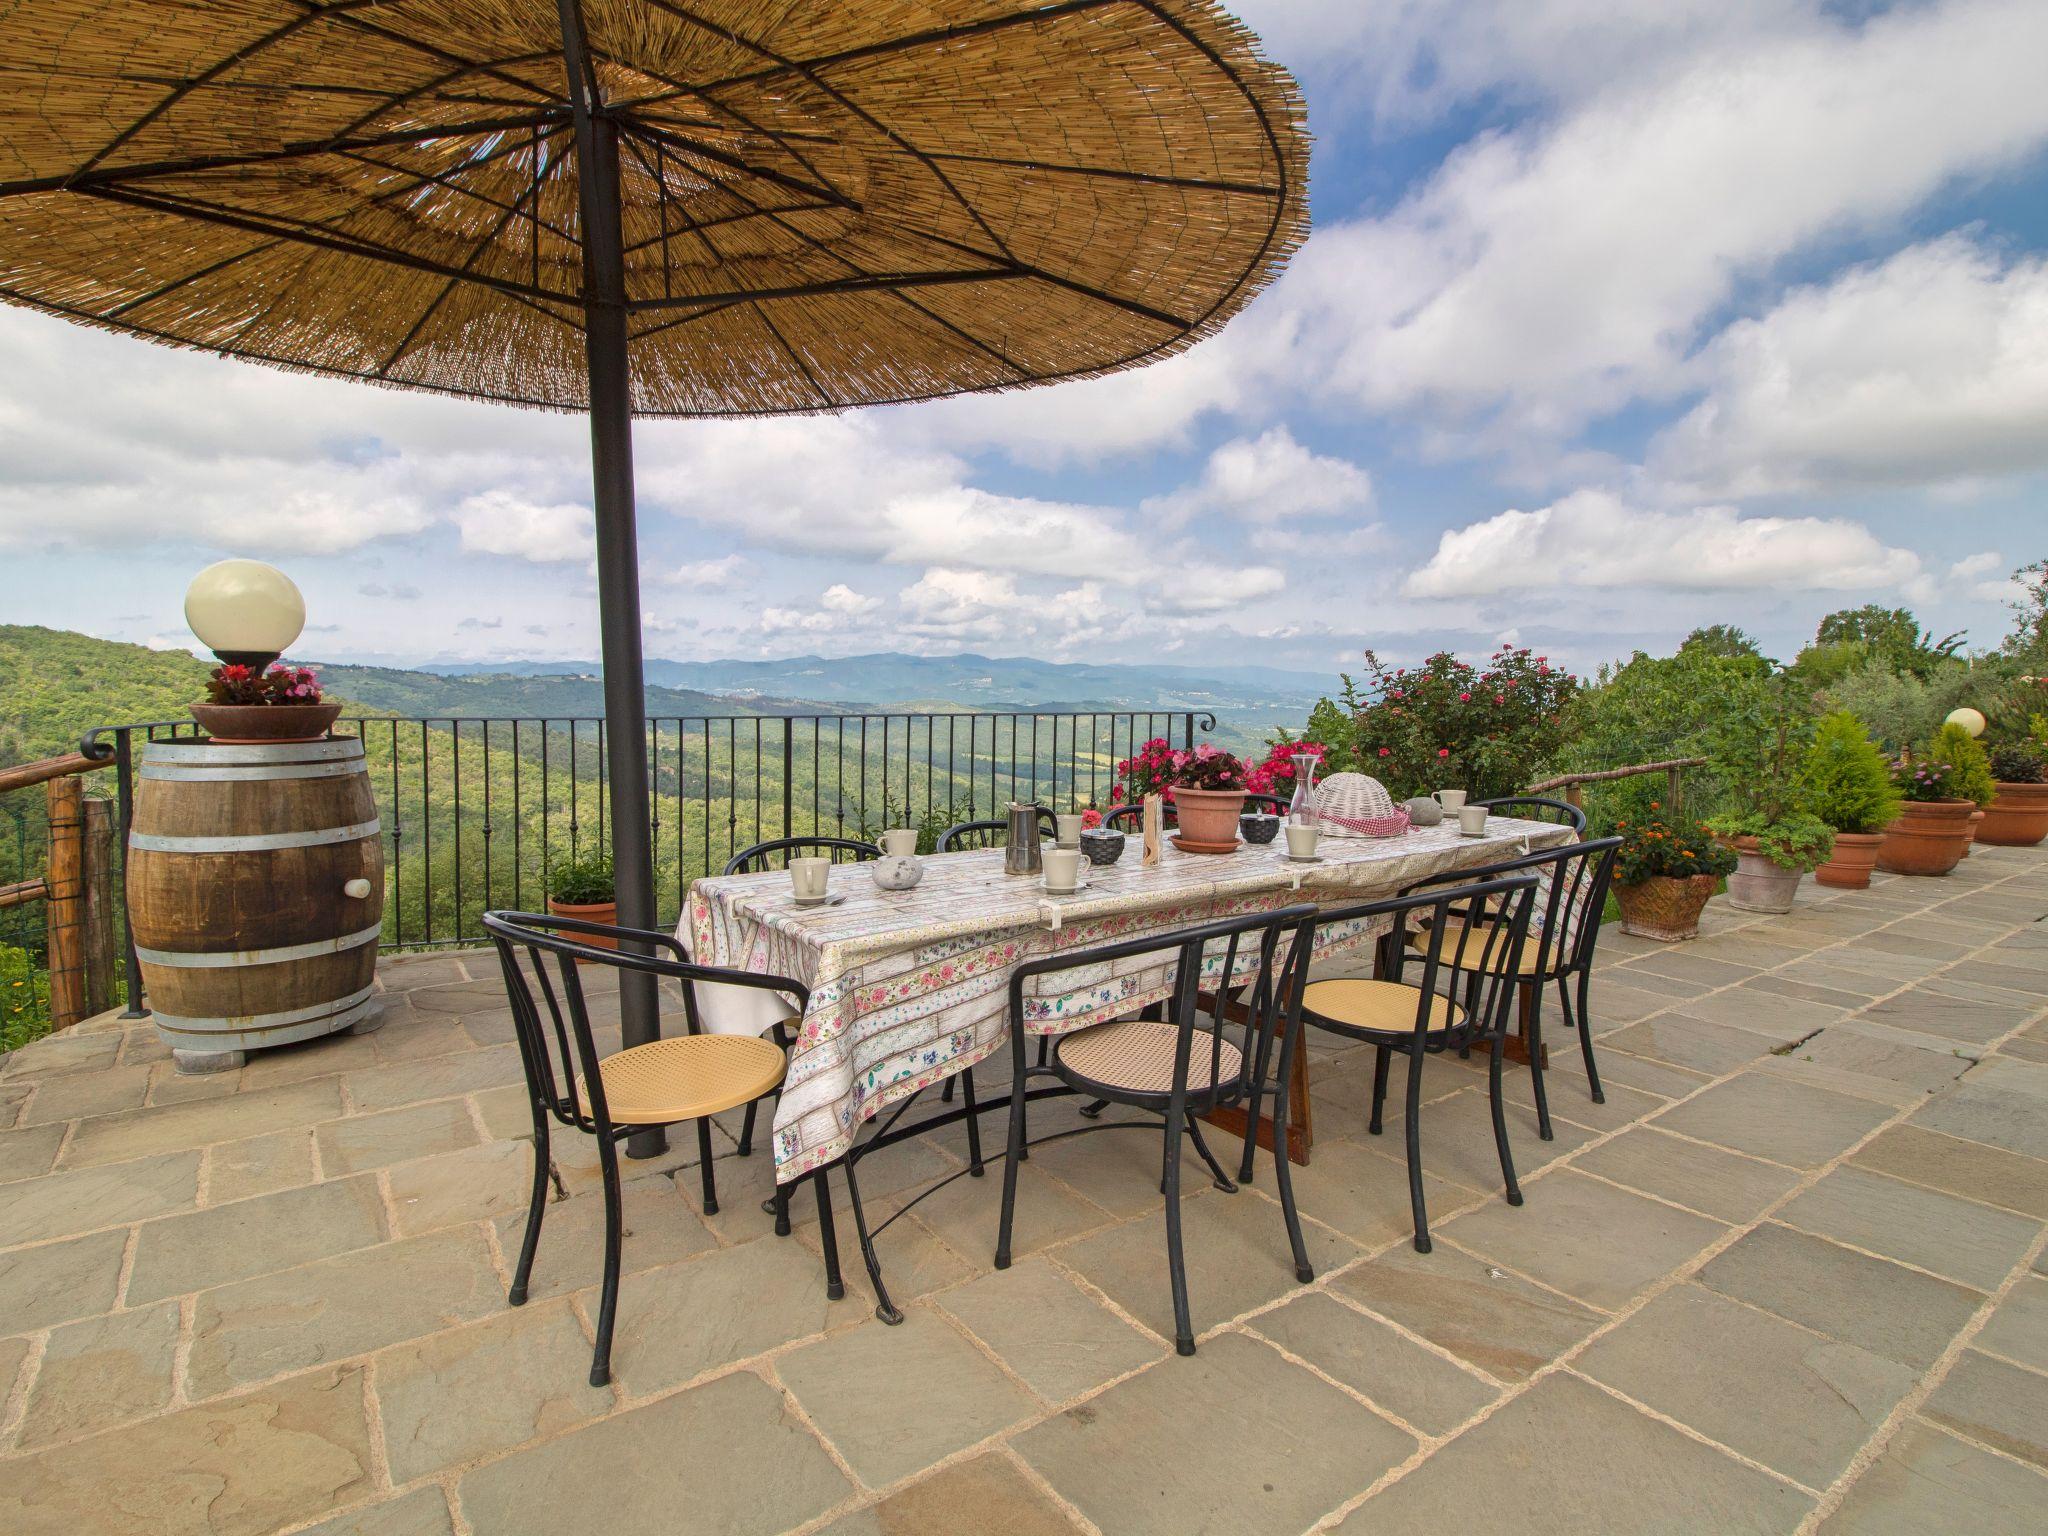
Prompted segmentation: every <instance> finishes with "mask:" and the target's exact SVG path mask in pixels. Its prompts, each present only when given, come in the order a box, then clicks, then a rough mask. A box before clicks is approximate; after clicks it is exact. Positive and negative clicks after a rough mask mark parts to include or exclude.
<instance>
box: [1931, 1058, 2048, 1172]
mask: <svg viewBox="0 0 2048 1536" xmlns="http://www.w3.org/2000/svg"><path fill="white" fill-rule="evenodd" d="M2001 1065H2004V1066H2008V1067H2014V1068H2018V1067H2028V1068H2031V1067H2032V1063H2030V1062H2007V1063H2002V1064H2001ZM2038 1070H2041V1071H2048V1068H2040V1069H2038ZM1976 1076H1977V1075H1976V1074H1975V1073H1972V1074H1971V1075H1970V1076H1969V1077H1966V1078H1964V1079H1963V1080H1962V1081H1961V1082H1960V1083H1958V1084H1956V1086H1955V1087H1954V1088H1951V1089H1950V1090H1949V1091H1947V1092H1946V1093H1941V1094H1937V1095H1936V1096H1935V1097H1934V1098H1932V1099H1930V1100H1928V1102H1927V1103H1926V1104H1924V1105H1923V1106H1921V1108H1920V1109H1919V1110H1917V1111H1916V1112H1915V1113H1914V1115H1913V1123H1914V1124H1915V1125H1917V1126H1919V1127H1921V1128H1922V1129H1923V1130H1929V1131H1939V1132H1941V1133H1942V1134H1943V1135H1946V1136H1960V1137H1962V1138H1963V1139H1965V1140H1967V1141H1979V1142H1982V1143H1984V1145H1986V1146H1988V1147H1998V1148H2001V1149H2003V1150H2004V1151H2007V1152H2017V1153H2018V1154H2019V1155H2020V1156H2022V1157H2031V1158H2036V1159H2048V1104H2044V1103H2043V1102H2042V1100H2041V1098H2040V1097H2039V1096H2038V1095H2036V1094H2034V1093H2031V1092H2028V1091H2026V1090H2025V1089H2023V1088H2018V1087H2012V1086H2008V1085H2007V1083H2006V1082H2003V1081H1997V1080H1993V1081H1986V1082H1979V1081H1977V1080H1976Z"/></svg>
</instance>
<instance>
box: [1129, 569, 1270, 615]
mask: <svg viewBox="0 0 2048 1536" xmlns="http://www.w3.org/2000/svg"><path fill="white" fill-rule="evenodd" d="M1286 586H1287V575H1286V573H1285V572H1284V571H1282V570H1280V569H1279V568H1278V567H1276V566H1271V565H1247V566H1233V565H1228V564H1216V565H1187V566H1181V567H1178V568H1176V569H1175V570H1174V571H1173V572H1172V573H1171V574H1170V575H1169V576H1168V577H1166V579H1163V580H1161V581H1160V583H1159V585H1158V586H1157V587H1156V588H1155V589H1154V590H1153V591H1152V592H1150V593H1148V594H1147V595H1146V598H1145V606H1146V607H1147V608H1148V609H1149V610H1150V611H1152V612H1154V613H1174V614H1201V613H1228V612H1229V611H1230V610H1232V609H1233V608H1244V607H1247V606H1249V605H1250V604H1252V603H1255V602H1258V601H1259V600H1261V599H1262V598H1268V597H1273V596H1275V595H1277V594H1278V593H1280V592H1281V591H1283V590H1284V589H1285V588H1286Z"/></svg>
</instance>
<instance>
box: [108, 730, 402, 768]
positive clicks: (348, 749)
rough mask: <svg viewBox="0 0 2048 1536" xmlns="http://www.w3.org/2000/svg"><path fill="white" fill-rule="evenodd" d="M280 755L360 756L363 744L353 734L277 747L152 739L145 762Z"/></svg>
mask: <svg viewBox="0 0 2048 1536" xmlns="http://www.w3.org/2000/svg"><path fill="white" fill-rule="evenodd" d="M280 755H284V756H287V757H288V758H289V759H290V760H292V761H296V762H324V761H328V760H330V759H335V758H361V757H362V755H363V743H362V741H361V740H360V738H358V737H354V736H334V737H330V738H328V739H327V740H325V741H281V742H279V743H277V744H276V745H275V746H261V747H217V746H214V745H212V744H211V743H207V744H203V745H202V744H200V743H197V742H191V741H152V742H146V743H144V744H143V748H142V757H143V761H144V762H150V761H155V762H160V763H222V764H226V763H252V764H253V763H274V762H277V761H278V760H279V758H280Z"/></svg>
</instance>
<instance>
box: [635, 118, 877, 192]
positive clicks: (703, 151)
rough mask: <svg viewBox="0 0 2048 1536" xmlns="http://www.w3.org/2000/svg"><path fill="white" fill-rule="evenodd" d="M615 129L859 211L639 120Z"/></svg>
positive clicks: (796, 180) (798, 181)
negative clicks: (641, 135)
mask: <svg viewBox="0 0 2048 1536" xmlns="http://www.w3.org/2000/svg"><path fill="white" fill-rule="evenodd" d="M619 127H620V128H621V129H623V130H625V131H626V132H627V133H629V134H631V133H639V134H644V135H645V136H646V137H648V138H650V139H655V140H658V141H659V142H661V143H663V144H665V145H667V146H668V147H669V148H670V149H672V150H674V151H676V153H678V154H683V155H696V156H698V157H699V158H700V159H704V160H709V161H711V162H712V163H713V164H714V165H724V166H729V167H731V168H732V169H734V170H737V171H745V172H746V173H747V174H748V175H749V176H758V177H760V178H761V180H763V181H769V182H773V183H775V185H777V186H779V187H782V188H784V189H786V190H788V191H791V192H802V193H806V194H808V195H809V196H811V197H816V198H822V199H824V200H825V201H827V202H829V203H831V204H832V205H833V206H834V207H838V208H850V209H853V210H854V211H855V212H859V211H861V205H860V204H859V203H856V202H855V201H853V199H852V198H850V197H848V196H847V195H846V194H845V193H843V192H837V191H834V190H833V189H832V188H830V187H822V186H819V185H817V184H816V183H815V182H809V181H805V180H804V179H803V178H802V177H801V176H791V175H790V174H789V173H788V172H786V171H776V170H770V169H769V168H768V167H767V166H762V165H754V164H752V163H751V162H749V161H747V160H745V159H743V158H742V157H741V156H739V155H735V154H731V153H729V152H727V151H725V150H722V149H712V148H711V147H709V146H708V145H704V144H699V143H697V142H695V141H694V140H692V139H686V138H684V137H683V136H682V135H680V134H676V133H671V132H669V131H668V129H666V128H660V127H657V126H656V125H654V124H653V123H650V122H646V121H644V120H642V119H639V118H627V117H622V118H620V119H619Z"/></svg>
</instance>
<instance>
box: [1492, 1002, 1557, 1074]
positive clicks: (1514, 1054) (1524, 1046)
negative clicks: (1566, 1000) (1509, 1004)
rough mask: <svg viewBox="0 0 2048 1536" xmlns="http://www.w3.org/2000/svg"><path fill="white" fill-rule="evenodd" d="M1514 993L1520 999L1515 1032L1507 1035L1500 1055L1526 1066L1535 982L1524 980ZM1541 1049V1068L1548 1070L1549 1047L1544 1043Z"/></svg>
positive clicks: (1527, 1062) (1534, 1009) (1533, 1008)
mask: <svg viewBox="0 0 2048 1536" xmlns="http://www.w3.org/2000/svg"><path fill="white" fill-rule="evenodd" d="M1515 993H1516V995H1517V997H1519V998H1520V1000H1521V1001H1520V1006H1519V1008H1518V1009H1517V1012H1518V1014H1519V1016H1520V1017H1519V1021H1518V1023H1517V1025H1516V1028H1515V1032H1514V1033H1513V1034H1511V1035H1509V1036H1508V1038H1507V1040H1506V1042H1505V1043H1504V1044H1503V1045H1502V1046H1501V1055H1503V1056H1504V1057H1506V1058H1507V1059H1508V1060H1509V1061H1519V1062H1520V1063H1521V1064H1522V1065H1523V1066H1525V1067H1526V1066H1527V1065H1529V1025H1530V1024H1531V1022H1533V1020H1534V1019H1535V1016H1536V984H1535V983H1534V982H1533V981H1525V982H1523V983H1522V984H1521V985H1520V986H1518V987H1516V988H1515ZM1542 1051H1543V1070H1544V1071H1546V1072H1548V1071H1549V1070H1550V1047H1549V1046H1547V1045H1546V1046H1544V1047H1542Z"/></svg>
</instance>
